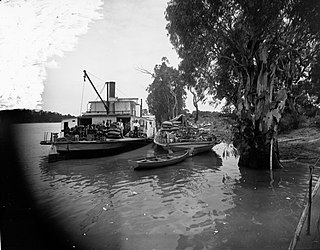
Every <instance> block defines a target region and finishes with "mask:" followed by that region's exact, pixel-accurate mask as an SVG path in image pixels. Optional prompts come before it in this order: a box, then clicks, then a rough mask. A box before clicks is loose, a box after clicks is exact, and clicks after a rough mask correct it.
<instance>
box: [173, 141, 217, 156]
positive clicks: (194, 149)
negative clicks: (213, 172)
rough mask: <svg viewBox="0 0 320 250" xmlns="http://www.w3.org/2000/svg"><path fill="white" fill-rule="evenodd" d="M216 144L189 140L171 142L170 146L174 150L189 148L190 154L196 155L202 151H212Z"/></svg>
mask: <svg viewBox="0 0 320 250" xmlns="http://www.w3.org/2000/svg"><path fill="white" fill-rule="evenodd" d="M214 145H215V143H214V142H207V143H205V142H202V143H194V142H189V143H184V144H183V143H181V144H178V143H176V144H175V143H171V144H169V148H170V149H171V150H172V151H174V152H177V151H185V150H188V151H189V154H190V156H195V155H197V154H200V153H204V152H210V151H211V150H212V147H213V146H214Z"/></svg>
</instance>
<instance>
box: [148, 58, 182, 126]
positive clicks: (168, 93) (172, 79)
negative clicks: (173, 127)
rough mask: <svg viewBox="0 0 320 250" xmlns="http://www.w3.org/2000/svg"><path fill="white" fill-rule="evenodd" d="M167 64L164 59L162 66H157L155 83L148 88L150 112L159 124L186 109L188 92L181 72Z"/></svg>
mask: <svg viewBox="0 0 320 250" xmlns="http://www.w3.org/2000/svg"><path fill="white" fill-rule="evenodd" d="M167 63H168V62H167V60H166V58H163V60H162V64H161V65H156V66H155V68H154V73H153V74H152V76H153V82H152V83H151V84H150V85H149V87H148V88H147V91H148V93H149V94H148V97H147V104H148V107H149V111H150V113H152V114H154V115H155V117H156V120H157V122H159V123H161V122H162V121H165V120H169V119H171V118H173V117H175V116H177V115H178V114H180V113H181V112H182V110H183V108H184V107H185V98H186V97H185V96H186V92H185V90H184V85H183V82H182V81H181V78H180V74H179V71H178V70H177V69H175V68H173V67H169V66H167Z"/></svg>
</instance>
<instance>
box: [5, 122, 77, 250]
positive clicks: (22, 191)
mask: <svg viewBox="0 0 320 250" xmlns="http://www.w3.org/2000/svg"><path fill="white" fill-rule="evenodd" d="M14 138H15V133H14V130H13V124H12V123H11V122H10V120H7V119H6V120H4V119H0V141H1V143H0V155H1V158H2V159H1V246H2V248H3V249H72V242H70V241H69V239H68V237H67V235H68V234H67V232H65V231H64V230H63V228H59V226H58V225H57V224H56V223H55V222H54V221H50V220H48V219H47V218H46V217H45V216H44V213H43V211H41V210H39V208H38V207H37V205H36V201H35V199H34V197H33V195H32V192H31V190H30V189H29V186H28V184H27V181H26V179H25V177H24V176H25V175H24V171H23V164H24V163H23V161H22V160H21V158H20V154H19V152H17V147H16V145H15V144H14V141H15V140H14Z"/></svg>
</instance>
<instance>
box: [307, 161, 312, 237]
mask: <svg viewBox="0 0 320 250" xmlns="http://www.w3.org/2000/svg"><path fill="white" fill-rule="evenodd" d="M312 170H313V167H312V166H310V179H309V209H308V224H307V235H310V226H311V205H312Z"/></svg>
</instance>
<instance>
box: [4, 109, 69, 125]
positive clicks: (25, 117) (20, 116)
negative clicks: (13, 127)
mask: <svg viewBox="0 0 320 250" xmlns="http://www.w3.org/2000/svg"><path fill="white" fill-rule="evenodd" d="M74 117H75V116H74V115H70V114H68V115H62V114H60V113H58V112H51V111H44V110H30V109H12V110H1V111H0V121H6V122H10V123H54V122H61V120H63V119H68V118H74Z"/></svg>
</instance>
